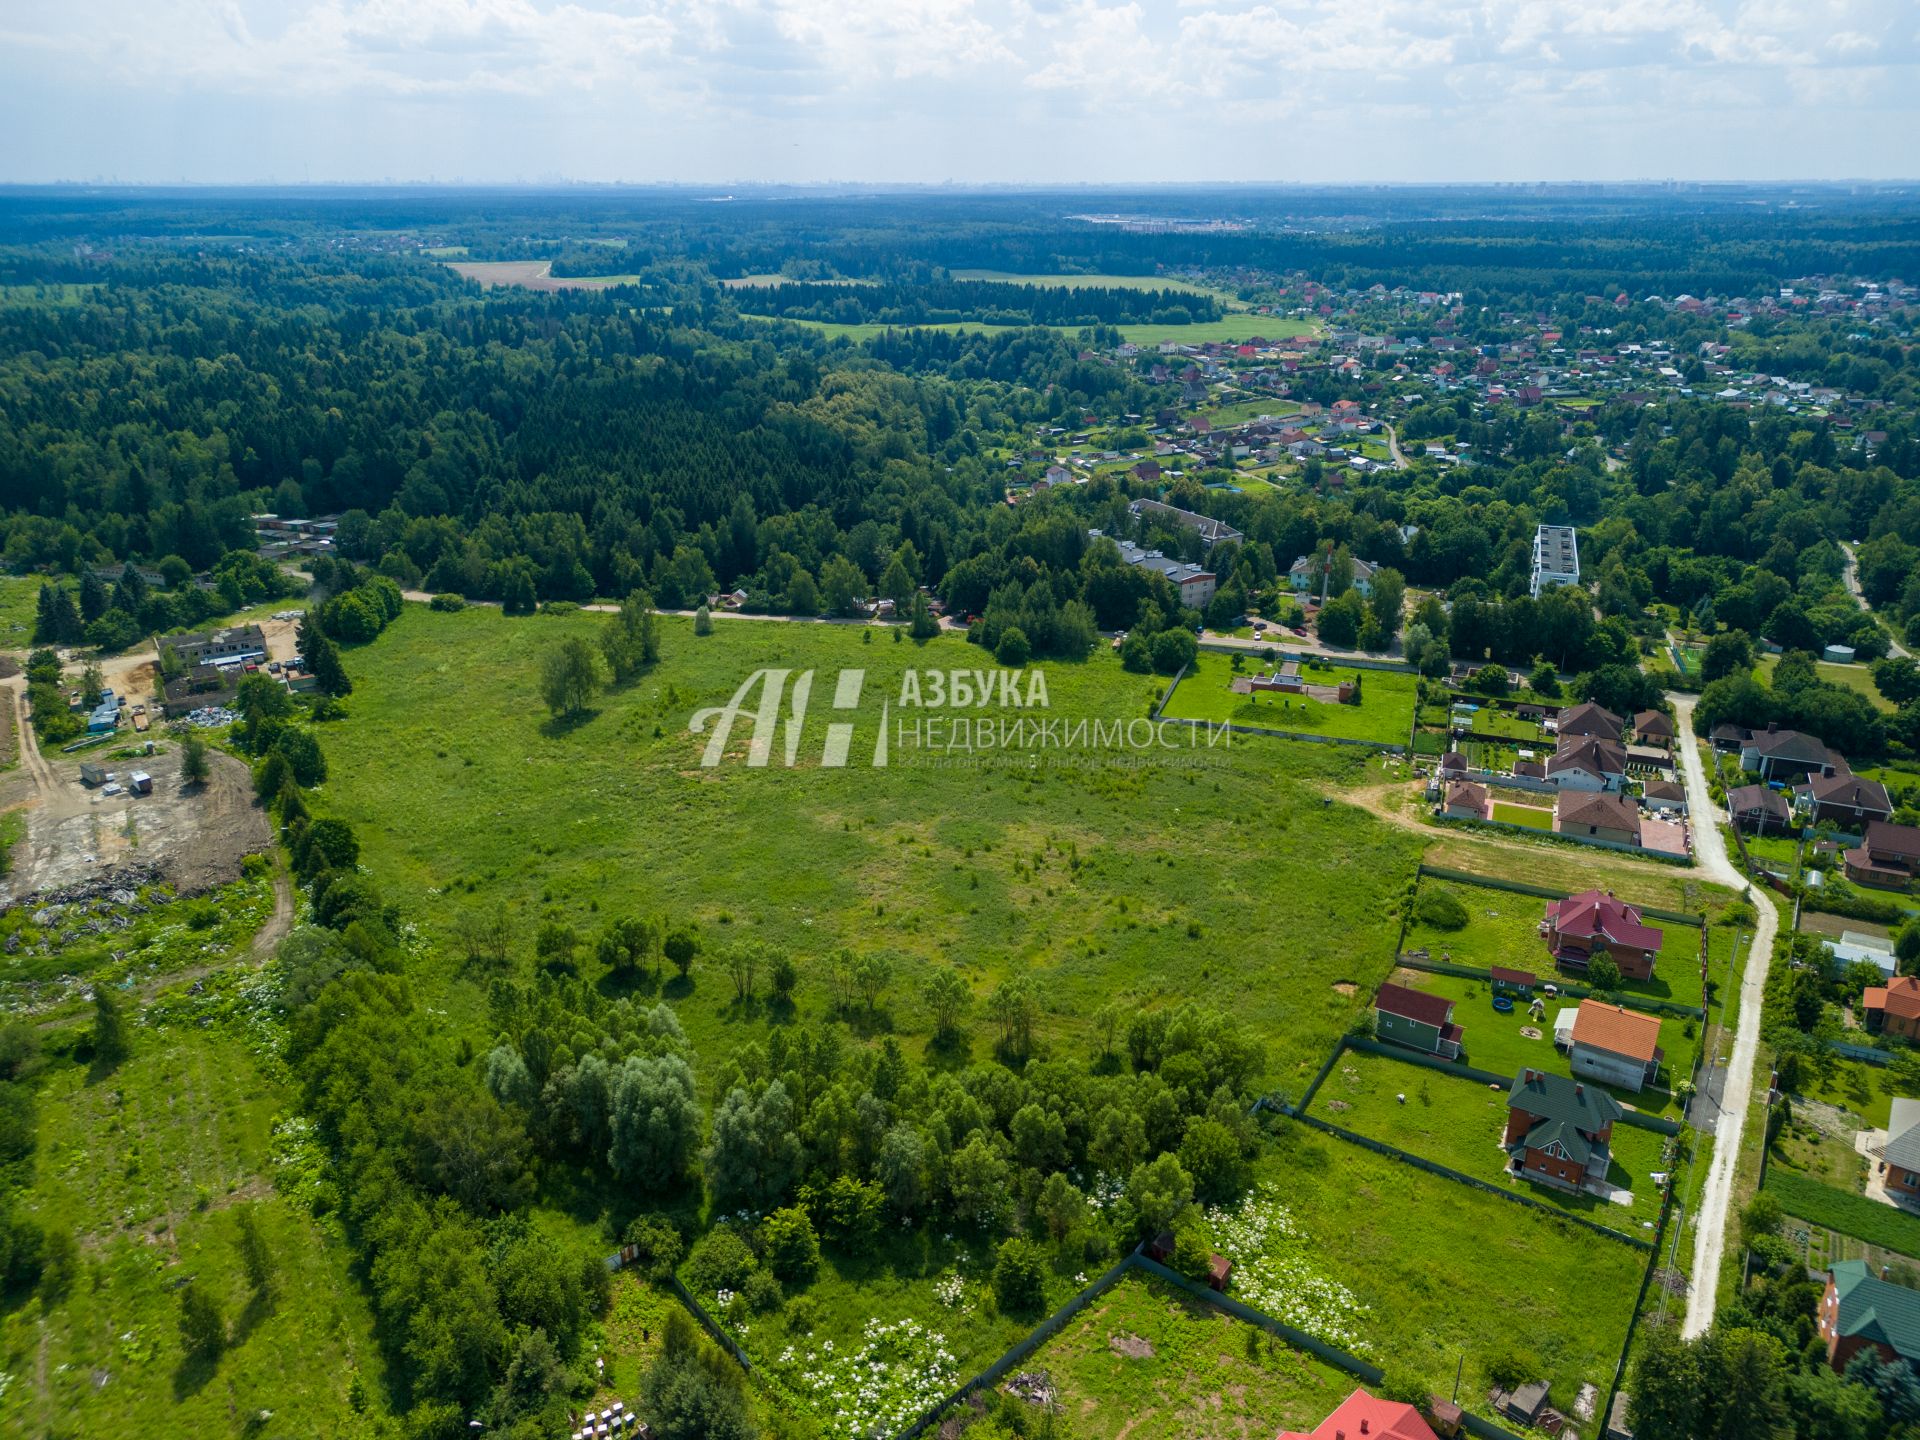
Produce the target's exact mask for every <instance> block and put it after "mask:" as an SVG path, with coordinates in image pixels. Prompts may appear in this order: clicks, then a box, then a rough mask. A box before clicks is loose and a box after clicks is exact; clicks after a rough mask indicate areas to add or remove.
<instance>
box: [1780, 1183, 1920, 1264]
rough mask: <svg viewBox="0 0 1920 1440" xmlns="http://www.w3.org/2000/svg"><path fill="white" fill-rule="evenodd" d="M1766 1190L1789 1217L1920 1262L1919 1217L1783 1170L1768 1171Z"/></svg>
mask: <svg viewBox="0 0 1920 1440" xmlns="http://www.w3.org/2000/svg"><path fill="white" fill-rule="evenodd" d="M1765 1189H1766V1191H1767V1193H1768V1194H1770V1195H1773V1196H1775V1197H1776V1198H1778V1200H1779V1201H1780V1206H1781V1208H1782V1209H1783V1210H1785V1211H1786V1212H1787V1213H1788V1214H1789V1215H1797V1216H1799V1217H1800V1218H1801V1219H1802V1220H1807V1221H1810V1222H1811V1223H1813V1224H1815V1225H1822V1226H1825V1227H1826V1228H1828V1229H1830V1230H1837V1231H1839V1232H1840V1233H1841V1234H1843V1235H1851V1236H1852V1237H1853V1238H1854V1239H1856V1240H1860V1241H1863V1242H1865V1243H1866V1244H1869V1245H1877V1246H1880V1247H1881V1248H1882V1249H1886V1250H1892V1251H1895V1252H1897V1253H1898V1254H1901V1255H1905V1256H1907V1257H1909V1258H1910V1259H1920V1216H1913V1215H1909V1214H1907V1213H1905V1212H1904V1211H1901V1210H1896V1209H1894V1208H1893V1206H1891V1205H1883V1204H1881V1203H1880V1202H1879V1201H1878V1200H1869V1199H1868V1198H1867V1197H1866V1196H1865V1195H1860V1194H1855V1193H1854V1192H1852V1191H1848V1190H1841V1189H1838V1188H1837V1187H1835V1186H1832V1185H1828V1184H1825V1183H1824V1182H1822V1181H1820V1180H1818V1179H1815V1178H1813V1177H1812V1176H1808V1175H1803V1174H1800V1173H1797V1172H1795V1171H1793V1170H1789V1169H1787V1168H1786V1167H1784V1166H1780V1167H1773V1166H1769V1167H1768V1169H1767V1180H1766V1186H1765Z"/></svg>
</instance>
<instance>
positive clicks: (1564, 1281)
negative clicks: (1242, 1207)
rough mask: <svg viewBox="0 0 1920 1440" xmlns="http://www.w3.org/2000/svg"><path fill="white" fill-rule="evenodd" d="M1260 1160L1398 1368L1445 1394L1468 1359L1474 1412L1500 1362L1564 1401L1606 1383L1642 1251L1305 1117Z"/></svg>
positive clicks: (1319, 1259)
mask: <svg viewBox="0 0 1920 1440" xmlns="http://www.w3.org/2000/svg"><path fill="white" fill-rule="evenodd" d="M1257 1168H1258V1173H1259V1175H1260V1176H1261V1178H1264V1179H1266V1180H1269V1181H1271V1182H1272V1184H1273V1187H1274V1190H1273V1193H1274V1194H1275V1195H1276V1196H1277V1197H1278V1199H1279V1200H1280V1201H1281V1203H1283V1204H1284V1205H1285V1206H1286V1207H1287V1210H1288V1213H1289V1215H1290V1217H1291V1220H1292V1223H1293V1224H1294V1226H1295V1227H1297V1229H1298V1231H1299V1233H1300V1235H1301V1236H1302V1237H1303V1239H1304V1242H1305V1244H1306V1245H1307V1246H1308V1247H1309V1249H1310V1252H1311V1254H1312V1255H1313V1257H1314V1261H1315V1264H1316V1266H1317V1267H1318V1269H1319V1270H1320V1271H1321V1272H1322V1273H1324V1274H1325V1275H1326V1276H1327V1277H1328V1279H1330V1280H1332V1281H1334V1282H1336V1283H1338V1284H1340V1285H1342V1286H1344V1287H1345V1288H1346V1289H1347V1290H1349V1291H1350V1292H1351V1293H1352V1295H1353V1297H1354V1299H1355V1301H1356V1302H1357V1303H1358V1304H1359V1305H1360V1307H1361V1311H1362V1315H1361V1318H1360V1319H1359V1320H1358V1321H1357V1322H1356V1324H1355V1327H1354V1329H1355V1333H1356V1336H1357V1338H1358V1340H1359V1342H1360V1344H1361V1345H1362V1346H1363V1347H1364V1348H1365V1349H1366V1351H1367V1353H1369V1354H1371V1355H1372V1356H1374V1357H1375V1359H1376V1360H1377V1361H1378V1363H1380V1364H1382V1365H1384V1366H1385V1367H1386V1368H1387V1369H1388V1370H1389V1371H1391V1372H1392V1373H1393V1374H1395V1375H1396V1376H1399V1377H1401V1378H1402V1379H1404V1380H1410V1381H1412V1382H1414V1383H1417V1384H1419V1385H1420V1386H1422V1387H1423V1388H1424V1389H1427V1390H1430V1391H1436V1392H1438V1393H1440V1394H1449V1393H1451V1391H1452V1389H1453V1383H1454V1367H1455V1366H1456V1365H1457V1364H1458V1363H1459V1362H1460V1361H1461V1360H1462V1359H1464V1360H1465V1362H1466V1384H1465V1385H1464V1386H1463V1387H1462V1390H1461V1398H1462V1399H1463V1400H1464V1401H1467V1402H1468V1404H1469V1406H1470V1407H1471V1406H1472V1405H1473V1404H1474V1403H1475V1401H1477V1400H1478V1398H1479V1397H1480V1396H1482V1395H1484V1393H1485V1391H1486V1388H1487V1385H1488V1384H1489V1383H1491V1380H1492V1372H1495V1371H1498V1372H1501V1373H1523V1374H1527V1375H1537V1376H1539V1377H1541V1378H1544V1379H1546V1380H1548V1381H1550V1382H1551V1383H1552V1386H1553V1391H1554V1393H1555V1394H1556V1395H1563V1396H1568V1397H1571V1396H1572V1395H1574V1394H1576V1393H1577V1392H1578V1390H1579V1388H1580V1386H1581V1385H1582V1384H1585V1383H1592V1384H1594V1385H1597V1386H1599V1387H1600V1388H1601V1389H1603V1390H1604V1389H1605V1388H1606V1386H1607V1385H1608V1383H1609V1382H1610V1381H1611V1380H1612V1378H1613V1368H1614V1363H1615V1361H1616V1360H1617V1359H1618V1357H1619V1354H1620V1347H1621V1345H1622V1343H1623V1342H1624V1341H1625V1339H1626V1335H1627V1323H1628V1320H1629V1318H1630V1316H1631V1314H1632V1311H1633V1302H1634V1296H1635V1295H1636V1294H1637V1293H1638V1290H1639V1286H1640V1278H1641V1275H1642V1273H1643V1270H1644V1267H1645V1264H1646V1258H1647V1257H1646V1256H1645V1255H1644V1254H1643V1253H1642V1252H1641V1251H1639V1250H1636V1249H1635V1248H1633V1247H1632V1246H1629V1245H1623V1244H1621V1243H1620V1242H1619V1241H1617V1240H1609V1239H1607V1238H1606V1237H1604V1236H1601V1235H1596V1234H1594V1233H1593V1232H1592V1231H1590V1230H1587V1229H1584V1228H1582V1227H1580V1226H1577V1225H1574V1224H1573V1223H1571V1222H1570V1221H1568V1220H1566V1219H1563V1218H1561V1217H1559V1216H1556V1215H1553V1214H1551V1213H1549V1212H1546V1211H1541V1210H1535V1209H1532V1208H1531V1207H1528V1206H1523V1205H1516V1204H1514V1203H1513V1202H1512V1201H1510V1200H1506V1199H1503V1198H1502V1197H1500V1196H1498V1195H1487V1194H1483V1193H1481V1192H1479V1191H1477V1190H1474V1189H1473V1188H1471V1187H1470V1186H1466V1185H1461V1184H1459V1183H1458V1182H1456V1181H1453V1180H1446V1179H1442V1178H1441V1177H1439V1176H1435V1175H1429V1174H1427V1173H1426V1172H1424V1171H1421V1170H1418V1169H1415V1168H1414V1167H1413V1166H1411V1165H1407V1164H1403V1163H1402V1162H1400V1161H1398V1160H1391V1159H1388V1158H1386V1157H1385V1156H1380V1155H1375V1154H1373V1153H1372V1152H1371V1151H1368V1150H1364V1149H1362V1148H1361V1147H1360V1146H1358V1145H1354V1144H1352V1143H1350V1142H1348V1141H1345V1140H1340V1139H1337V1138H1335V1137H1334V1136H1331V1135H1325V1134H1322V1133H1320V1132H1318V1131H1314V1130H1311V1129H1309V1128H1308V1127H1306V1126H1304V1125H1298V1124H1285V1123H1283V1124H1282V1125H1281V1127H1280V1128H1279V1129H1278V1131H1277V1132H1276V1133H1275V1134H1274V1136H1273V1137H1272V1139H1271V1141H1270V1143H1269V1144H1268V1145H1267V1146H1266V1148H1265V1149H1264V1151H1263V1153H1262V1155H1261V1158H1260V1160H1259V1161H1258V1162H1257ZM1243 1298H1244V1297H1243Z"/></svg>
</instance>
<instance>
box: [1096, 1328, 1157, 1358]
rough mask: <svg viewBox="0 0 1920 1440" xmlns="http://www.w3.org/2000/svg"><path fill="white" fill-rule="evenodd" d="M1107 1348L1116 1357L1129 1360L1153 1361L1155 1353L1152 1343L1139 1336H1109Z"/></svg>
mask: <svg viewBox="0 0 1920 1440" xmlns="http://www.w3.org/2000/svg"><path fill="white" fill-rule="evenodd" d="M1107 1348H1108V1349H1109V1350H1111V1351H1113V1353H1114V1354H1116V1355H1124V1356H1126V1357H1127V1358H1128V1359H1129V1360H1151V1359H1152V1358H1153V1353H1154V1352H1153V1344H1152V1342H1151V1341H1147V1340H1142V1339H1141V1338H1140V1337H1139V1336H1138V1335H1127V1334H1120V1335H1109V1336H1108V1337H1107Z"/></svg>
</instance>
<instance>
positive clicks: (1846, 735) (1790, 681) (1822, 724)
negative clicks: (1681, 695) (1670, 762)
mask: <svg viewBox="0 0 1920 1440" xmlns="http://www.w3.org/2000/svg"><path fill="white" fill-rule="evenodd" d="M1737 649H1738V646H1737V643H1736V644H1734V645H1730V646H1729V645H1723V646H1722V655H1723V656H1726V655H1727V653H1728V652H1729V651H1737ZM1709 658H1710V659H1712V658H1714V656H1713V654H1712V652H1711V651H1710V653H1709ZM1731 658H1737V656H1734V657H1731ZM1716 668H1717V666H1716ZM1908 668H1909V669H1911V668H1912V667H1911V666H1909V667H1908ZM1916 698H1920V696H1914V697H1909V698H1908V700H1907V701H1906V702H1905V704H1906V706H1907V707H1908V708H1905V709H1903V710H1902V711H1901V712H1899V714H1897V715H1896V716H1895V720H1894V724H1895V727H1896V729H1897V731H1898V733H1901V735H1902V738H1903V740H1906V739H1907V737H1908V736H1913V737H1914V738H1920V711H1915V710H1913V709H1912V708H1911V707H1912V705H1913V703H1914V700H1915V699H1916ZM1770 723H1778V724H1779V725H1780V726H1781V727H1782V728H1783V729H1791V730H1804V731H1806V732H1807V733H1808V734H1809V735H1817V736H1819V737H1820V739H1822V740H1824V741H1825V742H1826V743H1827V744H1828V745H1830V746H1832V747H1833V748H1834V749H1836V750H1838V751H1840V752H1841V754H1843V755H1846V756H1848V757H1849V758H1851V757H1855V756H1860V757H1864V758H1868V759H1871V758H1873V757H1876V756H1879V755H1882V754H1884V753H1885V752H1886V749H1887V738H1888V725H1887V722H1886V720H1885V718H1884V717H1883V716H1882V715H1881V712H1880V711H1879V710H1878V709H1877V708H1875V706H1874V704H1873V702H1872V701H1871V700H1869V699H1868V698H1867V697H1866V696H1865V695H1863V694H1861V693H1860V692H1859V691H1858V690H1854V689H1852V688H1850V687H1848V686H1845V685H1837V684H1834V683H1833V682H1832V681H1829V680H1825V679H1822V678H1821V676H1820V671H1819V669H1818V662H1816V661H1815V659H1814V657H1813V656H1812V655H1811V654H1809V653H1807V652H1805V651H1795V652H1791V653H1788V654H1786V655H1782V656H1781V657H1780V663H1779V664H1778V665H1776V666H1775V667H1774V671H1773V676H1772V680H1771V683H1763V682H1761V681H1760V680H1758V679H1756V678H1755V677H1754V674H1753V672H1752V670H1750V669H1746V668H1733V669H1730V670H1729V671H1728V672H1727V673H1726V674H1723V675H1720V676H1719V678H1717V679H1715V680H1712V681H1710V682H1709V683H1708V685H1707V687H1706V688H1705V689H1704V690H1703V691H1701V693H1700V700H1699V702H1698V704H1697V705H1696V706H1695V708H1694V724H1695V725H1696V727H1698V729H1699V731H1700V733H1702V734H1706V733H1708V732H1710V731H1711V730H1712V729H1713V728H1714V726H1716V725H1724V724H1732V725H1744V726H1747V727H1748V728H1749V729H1755V730H1764V729H1765V728H1766V727H1767V726H1768V725H1769V724H1770ZM1906 725H1914V726H1916V729H1914V730H1906V729H1903V728H1901V727H1904V726H1906ZM1907 743H1911V740H1908V741H1907Z"/></svg>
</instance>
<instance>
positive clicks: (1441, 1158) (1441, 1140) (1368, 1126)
mask: <svg viewBox="0 0 1920 1440" xmlns="http://www.w3.org/2000/svg"><path fill="white" fill-rule="evenodd" d="M1455 1018H1456V1019H1458V1018H1459V1016H1458V1013H1457V1012H1456V1015H1455ZM1514 1068H1515V1069H1518V1068H1519V1067H1518V1066H1516V1067H1514ZM1401 1095H1405V1096H1406V1097H1407V1098H1406V1102H1405V1103H1404V1104H1402V1103H1401V1102H1400V1100H1399V1098H1398V1097H1399V1096H1401ZM1313 1113H1314V1114H1316V1115H1318V1116H1319V1117H1320V1118H1321V1119H1322V1120H1325V1121H1327V1122H1328V1123H1329V1124H1333V1125H1338V1126H1341V1127H1342V1128H1343V1129H1347V1130H1352V1131H1354V1132H1356V1133H1357V1134H1360V1135H1365V1136H1366V1137H1367V1138H1368V1139H1371V1140H1380V1141H1384V1142H1385V1143H1386V1144H1388V1145H1392V1146H1395V1147H1396V1148H1398V1149H1401V1150H1406V1151H1409V1152H1411V1153H1412V1154H1415V1155H1418V1156H1419V1157H1420V1158H1421V1159H1423V1160H1432V1161H1434V1162H1435V1163H1437V1164H1440V1165H1445V1166H1447V1167H1448V1168H1450V1169H1453V1170H1458V1171H1460V1172H1461V1173H1462V1174H1463V1175H1471V1176H1473V1177H1474V1179H1476V1180H1484V1181H1486V1182H1487V1183H1488V1184H1489V1185H1499V1186H1504V1187H1505V1188H1506V1189H1509V1190H1511V1191H1513V1192H1514V1193H1515V1194H1517V1195H1526V1196H1528V1197H1529V1198H1531V1199H1534V1200H1538V1201H1541V1202H1542V1203H1543V1204H1547V1205H1552V1206H1554V1207H1555V1208H1556V1209H1561V1210H1565V1211H1567V1212H1568V1213H1569V1214H1575V1215H1581V1216H1584V1217H1586V1218H1587V1219H1589V1220H1593V1221H1596V1222H1598V1223H1599V1224H1601V1225H1608V1226H1611V1227H1612V1228H1613V1229H1615V1230H1624V1231H1626V1232H1627V1233H1628V1234H1634V1233H1637V1232H1638V1231H1639V1230H1640V1229H1641V1226H1642V1224H1643V1223H1645V1224H1647V1225H1651V1224H1652V1223H1653V1222H1654V1221H1655V1220H1657V1219H1658V1218H1659V1215H1660V1192H1659V1190H1658V1189H1657V1188H1656V1187H1655V1185H1654V1183H1653V1181H1651V1180H1650V1179H1648V1178H1647V1177H1648V1176H1650V1175H1651V1174H1653V1172H1654V1171H1656V1170H1658V1169H1660V1168H1661V1163H1660V1155H1661V1148H1662V1145H1663V1143H1664V1142H1663V1137H1661V1136H1660V1135H1657V1134H1655V1133H1654V1132H1653V1131H1651V1130H1641V1129H1637V1128H1636V1127H1634V1126H1632V1125H1616V1126H1614V1127H1613V1145H1612V1151H1613V1165H1612V1168H1610V1169H1609V1170H1608V1172H1607V1179H1608V1180H1609V1181H1611V1182H1612V1183H1613V1184H1614V1185H1615V1186H1617V1187H1619V1188H1620V1189H1623V1190H1631V1191H1633V1203H1632V1204H1631V1205H1616V1204H1613V1203H1611V1202H1610V1201H1606V1200H1602V1199H1599V1198H1598V1197H1596V1196H1593V1195H1568V1194H1564V1193H1563V1192H1561V1191H1559V1190H1555V1189H1553V1188H1552V1187H1550V1186H1546V1185H1535V1184H1534V1183H1532V1182H1531V1181H1528V1180H1518V1179H1515V1178H1514V1177H1513V1176H1511V1175H1509V1174H1508V1173H1507V1152H1506V1150H1505V1149H1504V1148H1503V1147H1502V1146H1501V1144H1500V1140H1501V1137H1502V1135H1503V1134H1504V1133H1505V1128H1506V1123H1507V1097H1506V1094H1505V1093H1504V1092H1503V1091H1496V1090H1491V1089H1489V1088H1488V1087H1487V1086H1485V1085H1481V1084H1479V1083H1477V1082H1476V1081H1473V1080H1468V1079H1465V1078H1464V1077H1462V1076H1458V1075H1448V1074H1446V1073H1445V1072H1444V1071H1440V1070H1429V1069H1427V1068H1425V1067H1424V1066H1420V1065H1415V1064H1412V1063H1411V1062H1408V1061H1403V1060H1393V1059H1389V1058H1387V1057H1386V1056H1384V1055H1367V1054H1362V1053H1361V1052H1359V1051H1357V1050H1349V1051H1348V1052H1347V1053H1346V1054H1345V1055H1342V1056H1341V1057H1340V1063H1339V1064H1337V1065H1335V1066H1334V1067H1333V1073H1332V1074H1330V1075H1329V1076H1327V1079H1326V1083H1325V1084H1323V1085H1322V1086H1321V1087H1320V1089H1319V1091H1318V1092H1317V1093H1316V1094H1315V1095H1314V1098H1313Z"/></svg>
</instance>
